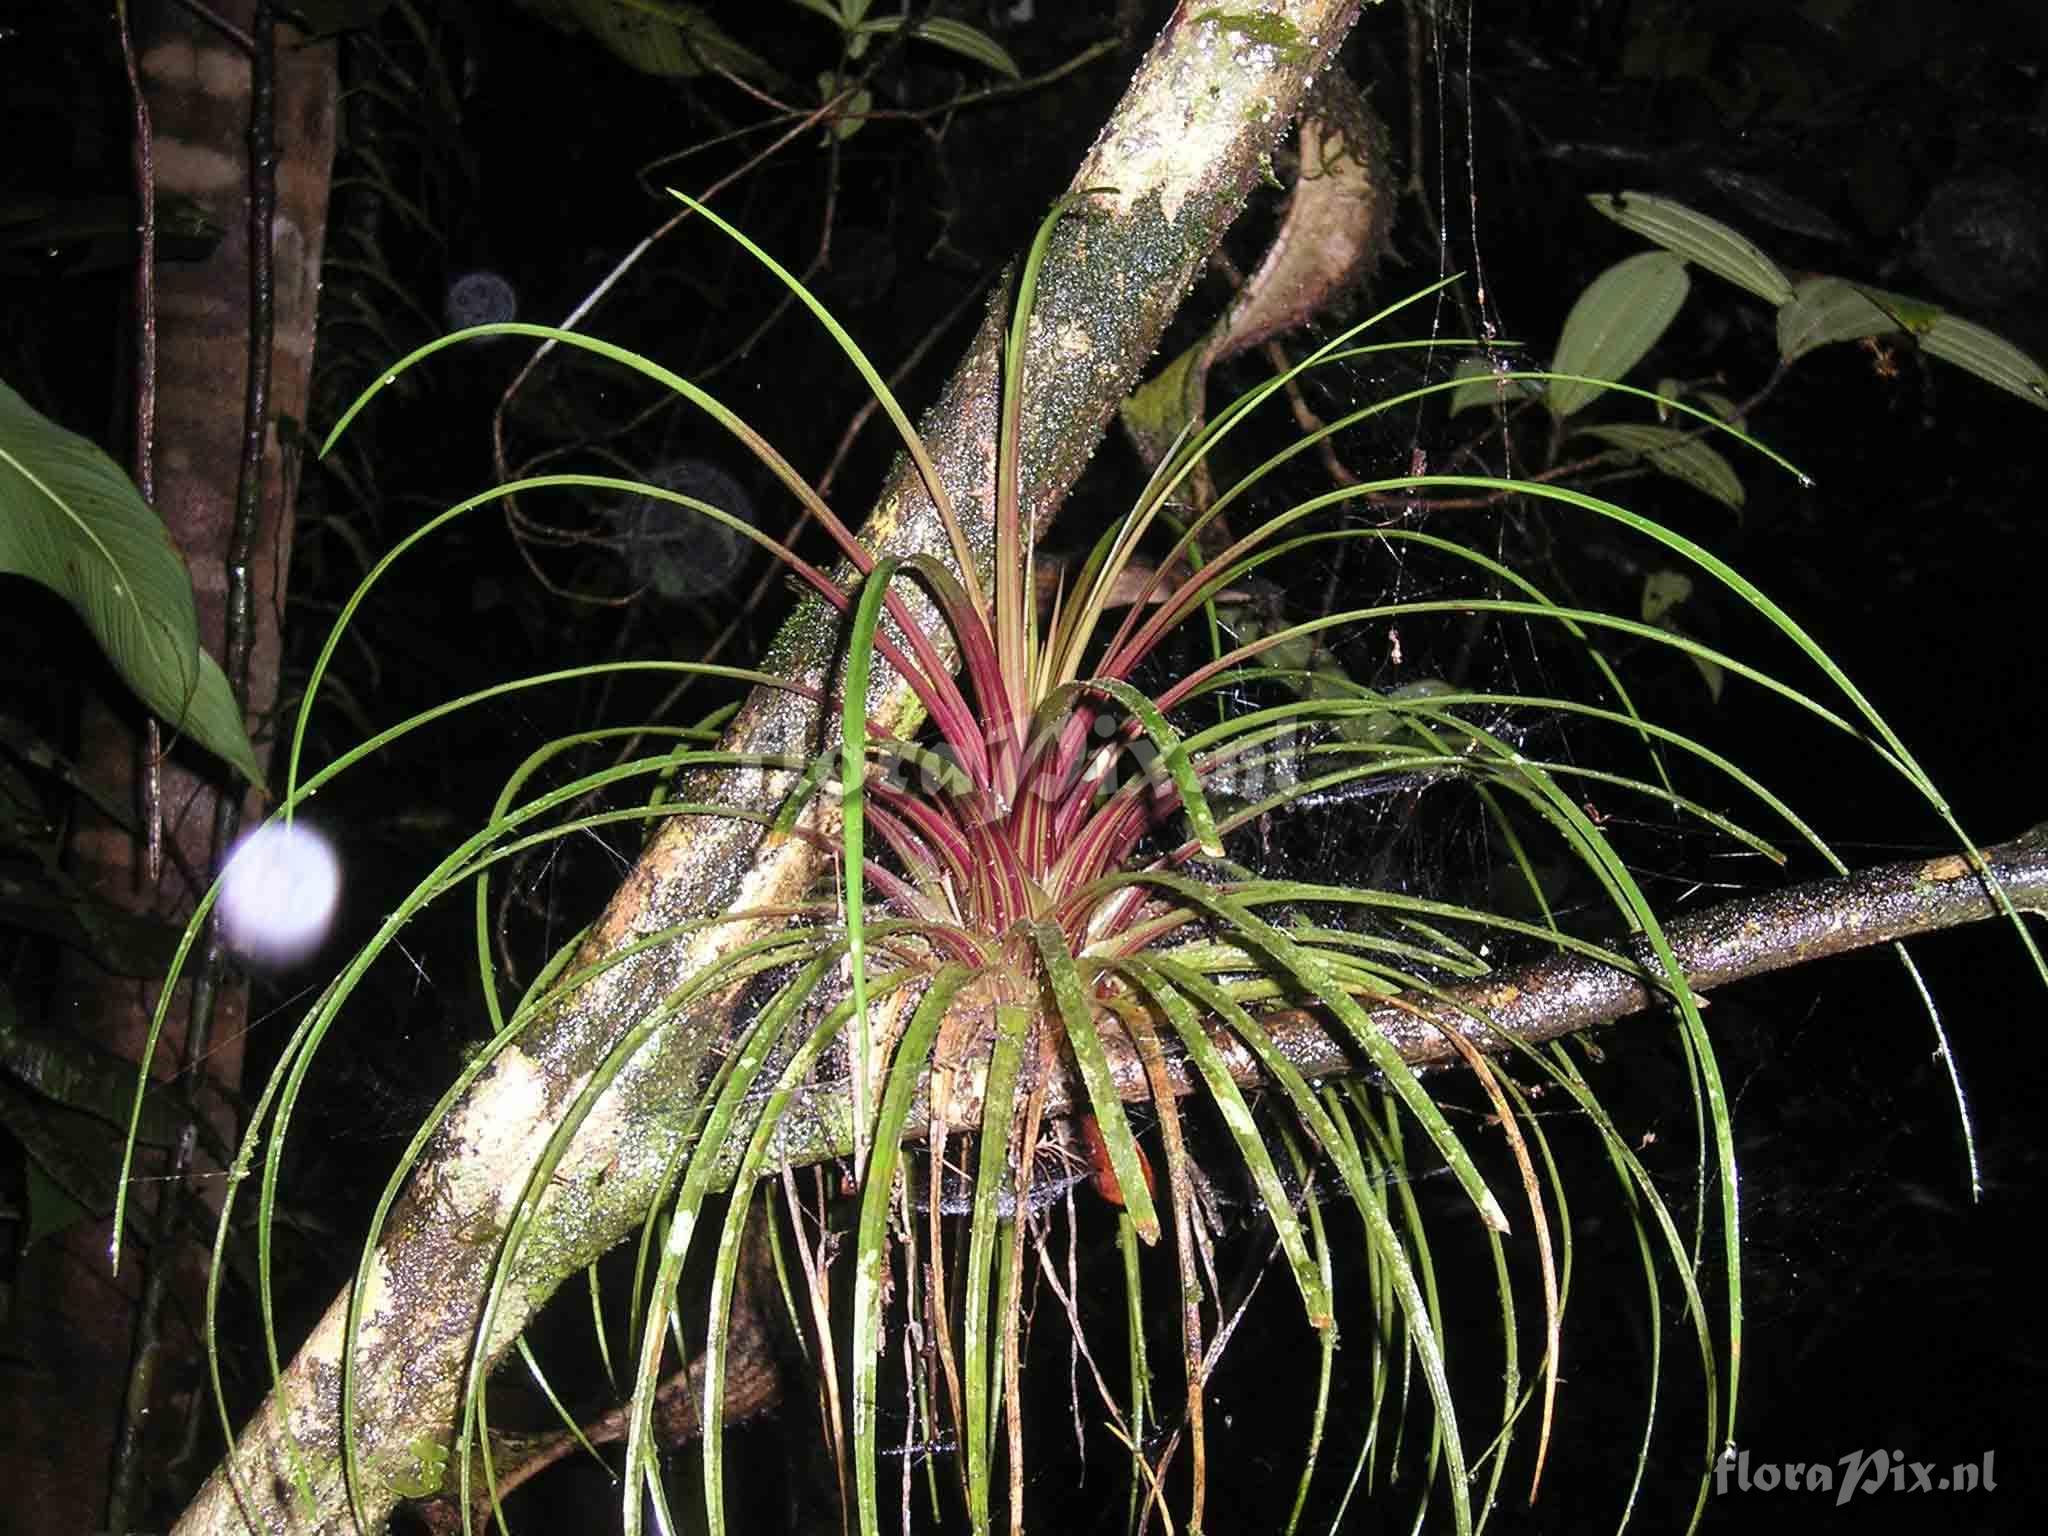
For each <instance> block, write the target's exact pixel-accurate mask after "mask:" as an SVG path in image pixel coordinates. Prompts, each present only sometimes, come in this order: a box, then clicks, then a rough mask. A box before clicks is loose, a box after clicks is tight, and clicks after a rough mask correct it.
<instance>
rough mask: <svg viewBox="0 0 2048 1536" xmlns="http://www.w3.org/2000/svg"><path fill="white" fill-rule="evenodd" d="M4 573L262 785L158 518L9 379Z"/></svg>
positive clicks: (3, 416)
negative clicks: (79, 622) (69, 611)
mask: <svg viewBox="0 0 2048 1536" xmlns="http://www.w3.org/2000/svg"><path fill="white" fill-rule="evenodd" d="M0 574H10V575H17V576H26V577H28V578H29V579H30V580H31V581H34V582H37V583H39V584H41V585H42V586H45V587H48V588H49V589H50V590H51V591H52V592H55V593H56V594H57V595H58V596H59V597H61V598H63V599H64V600H65V601H66V602H68V603H69V604H70V605H71V606H72V607H73V608H75V609H76V610H77V611H78V616H79V617H80V618H82V619H84V620H85V622H86V626H87V627H88V628H89V629H91V630H92V633H93V638H94V639H95V640H97V641H98V642H99V646H100V649H101V650H102V651H104V652H105V653H106V657H107V660H108V661H110V662H112V663H113V665H114V670H115V671H117V672H119V673H120V674H121V678H122V681H124V682H126V683H127V684H128V686H129V687H130V688H133V689H134V690H135V693H136V696H137V697H138V698H140V699H141V700H142V702H143V703H144V704H146V705H148V706H149V709H150V712H151V713H152V714H154V715H156V716H158V717H159V718H161V719H162V720H164V721H165V722H166V723H167V724H168V725H169V726H170V727H171V729H172V730H173V731H175V732H178V733H179V734H181V735H185V736H190V737H191V738H192V739H193V740H194V741H197V742H198V743H199V744H200V745H201V746H203V747H205V748H206V749H207V750H208V751H209V752H212V753H213V754H214V755H215V756H217V757H220V758H222V759H223V760H225V761H226V762H227V763H229V764H230V765H231V766H233V767H234V768H235V769H237V770H238V771H239V772H240V773H242V774H243V775H244V776H245V777H246V778H248V779H249V781H250V782H251V783H259V784H260V783H261V782H262V778H263V776H262V773H261V771H260V770H259V769H258V768H257V766H256V754H255V751H254V749H252V748H251V747H250V745H249V735H248V732H247V731H246V730H244V729H243V727H242V712H241V710H240V709H239V708H237V707H236V705H235V696H234V693H233V691H232V690H230V689H229V687H228V681H227V678H226V677H224V676H223V675H222V674H221V670H220V668H219V667H218V666H216V665H215V664H214V661H213V658H212V657H210V656H208V655H207V654H206V653H205V651H203V650H202V649H200V645H199V621H198V618H197V615H196V613H195V611H194V609H193V604H192V578H191V576H190V575H189V574H188V573H187V571H186V569H185V560H184V557H183V556H182V555H180V554H179V553H178V550H177V547H176V546H175V545H174V544H172V542H171V539H170V535H169V534H168V533H166V532H165V531H164V525H163V523H162V521H161V520H160V519H159V518H158V517H157V515H156V514H155V513H154V512H152V511H151V510H150V508H149V505H148V504H147V503H146V502H144V501H143V499H142V497H141V495H140V494H139V493H137V491H136V489H135V486H134V484H133V483H132V482H131V481H130V480H129V479H128V477H127V475H125V474H123V473H122V472H121V469H120V466H118V465H117V464H115V463H114V461H113V460H112V459H110V458H108V457H107V455H106V454H105V453H103V452H101V451H100V450H99V449H98V448H97V447H95V446H94V445H93V444H92V443H90V442H88V441H87V440H86V439H84V438H82V437H80V436H79V435H78V434H77V433H75V432H67V431H66V430H64V428H62V427H60V426H58V425H57V424H56V423H55V422H53V421H51V420H49V418H47V417H45V416H43V415H42V414H41V413H40V412H38V411H36V410H35V409H33V408H32V407H31V406H30V405H29V404H28V402H27V401H25V400H23V399H22V398H21V396H20V395H18V394H16V393H15V392H14V391H13V390H12V389H10V388H8V387H7V386H6V385H5V384H0Z"/></svg>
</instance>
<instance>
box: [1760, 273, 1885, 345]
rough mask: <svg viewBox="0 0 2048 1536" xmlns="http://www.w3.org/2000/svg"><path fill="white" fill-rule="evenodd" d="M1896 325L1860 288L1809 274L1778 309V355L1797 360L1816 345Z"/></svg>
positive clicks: (1856, 338) (1877, 333)
mask: <svg viewBox="0 0 2048 1536" xmlns="http://www.w3.org/2000/svg"><path fill="white" fill-rule="evenodd" d="M1898 328H1899V323H1898V321H1896V320H1894V319H1893V318H1892V317H1891V316H1890V315H1888V314H1886V313H1885V312H1884V311H1883V310H1882V309H1880V308H1878V306H1877V305H1875V304H1873V303H1872V302H1871V301H1870V299H1869V298H1868V297H1867V296H1866V295H1865V294H1864V292H1863V290H1862V289H1860V288H1858V287H1857V286H1856V285H1855V284H1854V283H1849V282H1844V281H1843V280H1842V279H1841V278H1839V277H1810V278H1808V279H1807V280H1806V281H1805V282H1803V283H1801V284H1800V285H1799V286H1798V287H1797V288H1795V289H1794V290H1793V291H1792V302H1791V303H1789V304H1786V305H1784V306H1783V307H1781V308H1780V309H1779V310H1778V356H1780V357H1782V358H1783V359H1784V360H1785V361H1786V362H1788V363H1791V362H1797V361H1798V360H1799V359H1800V358H1802V357H1804V356H1806V354H1807V353H1809V352H1811V351H1813V350H1814V348H1816V347H1825V346H1827V345H1829V344H1830V343H1832V342H1837V341H1861V340H1862V339H1863V338H1864V337H1866V336H1882V335H1885V334H1886V333H1887V332H1890V331H1895V330H1897V329H1898Z"/></svg>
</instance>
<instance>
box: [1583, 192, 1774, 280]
mask: <svg viewBox="0 0 2048 1536" xmlns="http://www.w3.org/2000/svg"><path fill="white" fill-rule="evenodd" d="M1586 201H1587V202H1589V203H1591V204H1592V205H1593V206H1594V207H1595V208H1596V209H1598V210H1599V211H1600V212H1601V213H1604V214H1606V215H1607V217H1608V218H1610V219H1612V220H1614V222H1615V223H1617V224H1619V225H1620V226H1621V227H1622V228H1623V229H1629V230H1633V231H1635V233H1637V234H1639V235H1641V236H1642V237H1643V238H1644V239H1645V240H1651V241H1654V242H1656V243H1657V244H1658V245H1661V246H1663V247H1664V249H1665V250H1667V251H1675V252H1677V253H1678V254H1679V255H1680V256H1683V257H1684V258H1685V259H1686V260H1687V261H1691V262H1697V263H1698V264H1699V265H1700V266H1702V267H1705V268H1706V269H1707V270H1708V271H1709V272H1712V273H1714V274H1715V275H1716V276H1719V277H1725V278H1727V279H1728V281H1729V282H1731V283H1733V284H1735V285H1736V286H1737V287H1738V288H1747V289H1748V290H1749V291H1750V292H1751V293H1753V294H1755V295H1756V296H1757V297H1758V298H1760V299H1762V300H1764V302H1766V303H1768V304H1784V303H1787V302H1789V301H1790V299H1791V297H1792V284H1791V283H1790V282H1789V281H1787V280H1786V277H1785V274H1784V273H1783V272H1781V271H1779V270H1778V264H1777V263H1776V262H1774V261H1772V260H1771V258H1770V257H1768V256H1766V255H1765V254H1764V253H1763V252H1762V251H1760V250H1758V249H1757V248H1756V247H1755V246H1754V245H1751V244H1750V243H1749V241H1748V240H1747V239H1745V238H1744V237H1743V236H1741V235H1739V234H1737V233H1736V232H1735V231H1734V230H1732V229H1730V228H1729V227H1728V226H1727V225H1726V224H1723V223H1722V222H1721V221H1720V220H1718V219H1710V218H1708V217H1707V216H1706V215H1705V214H1703V213H1696V212H1695V211H1694V210H1692V209H1690V208H1688V207H1686V206H1685V204H1683V203H1674V202H1673V201H1671V199H1670V198H1668V197H1652V196H1650V195H1649V194H1648V193H1644V192H1615V193H1608V192H1596V193H1594V194H1593V195H1592V196H1591V197H1589V198H1587V199H1586Z"/></svg>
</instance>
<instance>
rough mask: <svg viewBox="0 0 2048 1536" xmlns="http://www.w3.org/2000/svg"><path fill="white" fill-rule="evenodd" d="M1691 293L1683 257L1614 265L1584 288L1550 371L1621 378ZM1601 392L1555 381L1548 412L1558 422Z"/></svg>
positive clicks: (1652, 256)
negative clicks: (1554, 416)
mask: <svg viewBox="0 0 2048 1536" xmlns="http://www.w3.org/2000/svg"><path fill="white" fill-rule="evenodd" d="M1691 290H1692V279H1690V278H1689V277H1687V276H1686V275H1685V261H1684V259H1683V258H1681V257H1678V256H1674V255H1673V254H1672V253H1671V252H1669V251H1644V252H1643V253H1642V254H1641V255H1639V256H1630V257H1628V258H1626V259H1625V260H1622V261H1617V262H1616V263H1615V264H1614V265H1613V266H1611V267H1609V268H1608V269H1607V270H1606V271H1605V272H1602V273H1601V274H1600V275H1599V276H1598V277H1596V278H1594V279H1593V281H1592V282H1590V283H1588V284H1587V285H1586V291H1585V292H1584V293H1582V294H1580V295H1579V302H1578V303H1576V304H1574V305H1573V306H1572V312H1571V313H1570V314H1569V315H1567V316H1565V321H1564V331H1563V332H1562V334H1560V335H1559V337H1558V339H1557V360H1556V362H1555V363H1554V364H1552V367H1553V368H1554V369H1555V370H1556V371H1557V372H1558V373H1577V374H1583V375H1585V376H1586V377H1587V378H1588V379H1618V378H1620V377H1621V376H1622V375H1623V374H1625V373H1627V372H1628V371H1629V369H1631V368H1633V367H1635V365H1636V364H1637V363H1639V362H1641V361H1642V360H1643V354H1644V353H1646V352H1648V351H1649V350H1650V348H1652V347H1653V346H1655V345H1656V344H1657V339H1658V338H1659V337H1660V336H1662V335H1663V334H1664V332H1665V329H1666V328H1667V327H1668V326H1669V325H1670V324H1671V322H1672V321H1673V320H1674V319H1675V318H1676V317H1677V315H1678V311H1679V309H1680V307H1681V306H1683V305H1684V303H1685V296H1686V294H1687V293H1689V292H1690V291H1691ZM1601 393H1602V391H1601V389H1600V386H1599V385H1597V384H1591V383H1577V382H1575V381H1573V380H1571V379H1560V380H1558V381H1557V382H1555V383H1553V384H1552V385H1551V386H1550V394H1549V397H1548V398H1549V400H1550V409H1551V411H1552V412H1553V413H1554V414H1555V415H1556V416H1557V417H1558V418H1559V419H1560V420H1561V419H1563V418H1564V417H1566V416H1569V415H1571V414H1572V413H1573V412H1574V411H1579V410H1583V409H1584V408H1585V407H1586V406H1587V405H1588V404H1590V403H1591V402H1592V400H1593V398H1594V397H1595V396H1596V395H1599V394H1601Z"/></svg>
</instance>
